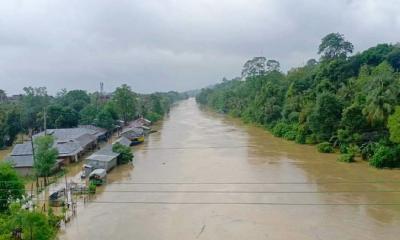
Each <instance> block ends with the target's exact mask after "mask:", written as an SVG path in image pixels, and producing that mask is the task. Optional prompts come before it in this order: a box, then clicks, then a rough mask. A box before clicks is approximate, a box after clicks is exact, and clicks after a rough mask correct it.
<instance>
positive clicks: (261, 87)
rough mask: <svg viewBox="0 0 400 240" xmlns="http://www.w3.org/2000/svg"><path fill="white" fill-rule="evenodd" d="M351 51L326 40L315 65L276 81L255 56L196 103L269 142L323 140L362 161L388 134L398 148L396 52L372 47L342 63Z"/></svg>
mask: <svg viewBox="0 0 400 240" xmlns="http://www.w3.org/2000/svg"><path fill="white" fill-rule="evenodd" d="M352 51H353V45H352V44H351V43H350V42H348V41H346V40H345V38H344V36H343V35H342V34H340V33H331V34H328V35H327V36H325V37H324V38H323V39H322V41H321V44H320V46H319V49H318V52H319V53H320V54H321V59H320V61H319V62H317V61H316V60H313V59H312V60H309V61H308V62H307V64H306V65H305V66H302V67H297V68H293V69H291V70H289V71H288V72H287V74H282V73H279V72H277V71H268V70H267V68H266V65H267V64H266V62H267V59H266V58H265V57H256V58H253V59H251V60H249V61H247V62H246V63H245V66H244V68H243V74H242V78H241V79H238V78H236V79H232V80H226V79H223V81H222V83H220V84H217V85H215V86H213V87H209V88H205V89H202V90H201V92H200V93H199V94H198V95H197V96H196V100H197V102H199V103H200V104H203V105H207V106H210V107H211V108H213V109H215V110H216V111H218V112H222V113H226V114H229V115H232V116H235V117H240V118H242V119H243V120H244V121H245V122H249V123H256V124H258V125H262V126H265V127H266V128H267V129H271V132H272V133H273V134H274V135H275V136H278V137H282V138H286V139H290V140H295V141H296V142H298V143H308V144H315V143H320V142H327V141H329V142H332V145H334V146H338V147H339V148H340V151H341V152H342V153H345V154H353V155H354V156H357V155H358V154H360V153H361V155H362V157H363V158H364V159H369V158H371V157H372V156H373V155H374V153H375V148H376V145H377V143H378V142H380V141H384V142H386V143H385V144H387V141H386V140H387V136H388V132H389V131H390V133H391V141H392V142H393V143H398V142H399V141H400V140H399V139H397V138H398V137H397V136H400V133H397V128H399V129H400V127H398V126H397V125H399V120H398V118H400V117H398V116H397V115H398V114H397V113H396V112H395V111H394V109H395V106H397V105H400V73H399V70H400V45H398V44H397V45H392V44H378V45H377V46H375V47H372V48H369V49H367V50H365V51H363V52H361V53H357V54H355V55H354V56H348V55H349V54H350V53H352ZM243 80H245V81H243ZM399 111H400V110H399ZM393 112H395V113H393ZM389 116H390V117H389ZM399 131H400V130H399ZM322 145H324V144H322ZM358 146H360V147H358ZM327 151H333V148H332V146H330V147H329V148H328V149H327Z"/></svg>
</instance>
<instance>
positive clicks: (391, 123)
mask: <svg viewBox="0 0 400 240" xmlns="http://www.w3.org/2000/svg"><path fill="white" fill-rule="evenodd" d="M388 128H389V132H390V141H392V142H394V143H400V106H397V107H396V110H395V111H394V113H393V114H392V115H390V116H389V120H388Z"/></svg>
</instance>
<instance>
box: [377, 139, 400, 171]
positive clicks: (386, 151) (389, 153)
mask: <svg viewBox="0 0 400 240" xmlns="http://www.w3.org/2000/svg"><path fill="white" fill-rule="evenodd" d="M399 163H400V161H399V149H398V148H396V147H389V146H385V145H383V144H380V145H378V146H377V147H376V148H375V150H374V154H373V155H372V157H371V158H370V159H369V164H370V165H372V166H374V167H376V168H384V167H388V168H393V167H398V166H399Z"/></svg>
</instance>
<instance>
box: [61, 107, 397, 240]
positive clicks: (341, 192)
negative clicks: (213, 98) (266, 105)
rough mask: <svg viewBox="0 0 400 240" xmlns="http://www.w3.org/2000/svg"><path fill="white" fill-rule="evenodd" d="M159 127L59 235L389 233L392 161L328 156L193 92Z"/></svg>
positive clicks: (393, 208)
mask: <svg viewBox="0 0 400 240" xmlns="http://www.w3.org/2000/svg"><path fill="white" fill-rule="evenodd" d="M159 128H160V131H159V132H157V133H154V134H152V135H150V137H149V139H148V140H147V141H146V143H144V144H143V145H140V146H137V147H135V160H134V165H135V167H133V166H132V165H125V166H122V167H118V168H116V169H114V170H113V171H112V172H111V173H110V175H109V176H108V184H107V185H106V186H104V187H102V188H101V189H100V191H99V194H98V195H97V196H96V198H95V200H94V201H95V202H92V203H89V204H86V205H83V204H81V208H80V211H79V215H78V217H77V218H75V219H74V220H73V221H72V222H71V223H70V224H69V225H68V226H67V228H66V229H65V231H64V232H63V233H62V234H60V238H61V239H132V238H135V239H197V238H199V239H398V235H399V234H400V229H399V228H398V226H399V223H400V207H399V205H393V203H400V176H399V173H398V171H397V170H394V171H390V170H376V169H373V168H370V167H368V166H367V164H366V163H363V162H359V163H355V164H344V163H338V162H336V158H337V156H336V155H334V154H321V153H318V152H317V151H316V150H315V148H314V147H313V146H305V145H297V144H295V143H292V142H287V141H285V140H282V139H278V138H274V137H273V136H271V135H270V134H269V133H268V132H265V131H264V130H263V129H260V128H257V127H253V126H249V125H245V124H243V123H241V122H240V121H239V120H236V119H230V118H228V117H224V116H221V115H219V114H216V113H213V112H209V111H206V110H200V109H199V107H198V106H197V105H196V103H195V102H194V100H193V99H190V100H188V101H184V102H181V103H180V104H179V105H178V106H176V107H175V108H173V109H172V110H171V113H170V115H169V116H168V117H167V118H166V119H165V120H164V121H163V122H162V123H161V124H160V126H159ZM382 204H387V205H382Z"/></svg>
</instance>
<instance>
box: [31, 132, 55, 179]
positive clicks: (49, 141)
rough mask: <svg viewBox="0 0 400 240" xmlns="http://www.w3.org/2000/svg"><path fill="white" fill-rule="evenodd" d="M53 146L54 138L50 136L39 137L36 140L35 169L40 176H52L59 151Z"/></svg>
mask: <svg viewBox="0 0 400 240" xmlns="http://www.w3.org/2000/svg"><path fill="white" fill-rule="evenodd" d="M53 144H54V138H53V137H52V136H50V135H46V136H39V137H36V138H35V140H34V149H35V162H34V164H33V168H34V169H35V172H36V174H37V175H38V176H43V177H47V176H50V174H51V173H52V171H53V170H54V167H55V164H56V160H57V157H58V151H57V149H56V148H54V147H53ZM45 180H46V179H45Z"/></svg>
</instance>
